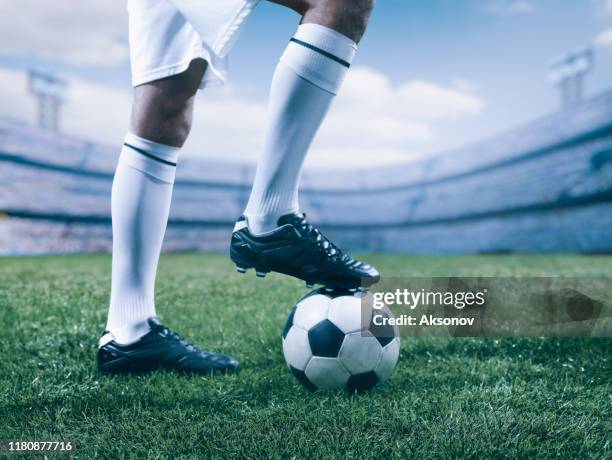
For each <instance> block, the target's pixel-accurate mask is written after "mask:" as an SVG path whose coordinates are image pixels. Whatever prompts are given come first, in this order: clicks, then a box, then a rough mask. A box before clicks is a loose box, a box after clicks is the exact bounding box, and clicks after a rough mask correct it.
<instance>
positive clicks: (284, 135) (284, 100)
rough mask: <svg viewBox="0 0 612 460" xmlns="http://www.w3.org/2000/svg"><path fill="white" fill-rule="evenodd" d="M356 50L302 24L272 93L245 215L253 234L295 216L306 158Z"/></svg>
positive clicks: (347, 42) (318, 28)
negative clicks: (281, 218) (262, 141)
mask: <svg viewBox="0 0 612 460" xmlns="http://www.w3.org/2000/svg"><path fill="white" fill-rule="evenodd" d="M356 51H357V45H356V43H355V42H354V41H352V40H351V39H349V38H348V37H346V36H344V35H342V34H340V33H338V32H336V31H334V30H332V29H329V28H327V27H324V26H320V25H318V24H302V25H300V26H299V28H298V30H297V32H296V34H295V36H294V37H293V38H292V39H291V42H290V43H289V45H288V46H287V49H286V50H285V52H284V54H283V56H282V57H281V59H280V62H279V64H278V66H277V67H276V71H275V72H274V77H273V79H272V85H271V88H270V100H269V108H268V113H269V115H268V124H267V128H266V135H265V142H264V147H263V152H262V154H261V158H260V160H259V163H258V166H257V172H256V174H255V181H254V184H253V189H252V191H251V196H250V197H249V202H248V204H247V207H246V210H245V212H244V214H245V216H246V217H247V220H248V225H249V229H250V230H251V232H253V233H255V234H260V233H264V232H267V231H270V230H273V229H274V228H276V227H277V226H278V224H277V222H278V218H279V217H280V216H282V215H285V214H289V213H291V212H298V210H299V205H298V185H299V178H300V171H301V169H302V164H303V162H304V158H305V156H306V153H307V151H308V148H309V147H310V144H311V143H312V140H313V139H314V136H315V134H316V133H317V130H318V129H319V126H320V125H321V122H322V121H323V118H324V117H325V115H326V114H327V111H328V109H329V106H330V104H331V101H332V100H333V98H334V96H335V95H336V93H337V92H338V89H339V88H340V85H341V84H342V81H343V80H344V77H345V75H346V73H347V71H348V68H349V66H350V63H351V61H352V60H353V57H354V56H355V52H356Z"/></svg>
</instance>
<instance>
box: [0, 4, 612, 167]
mask: <svg viewBox="0 0 612 460" xmlns="http://www.w3.org/2000/svg"><path fill="white" fill-rule="evenodd" d="M65 3H66V5H60V4H58V3H55V2H54V4H53V5H51V2H44V0H0V6H1V7H2V8H1V9H2V11H3V12H4V14H3V17H2V19H0V41H1V43H2V44H0V83H3V85H2V86H4V87H5V89H4V90H0V115H10V116H13V117H15V118H21V119H24V120H26V121H31V120H33V110H34V105H33V102H32V100H31V99H30V98H28V97H27V96H26V95H25V79H24V77H23V69H25V68H27V67H30V66H37V67H46V68H49V69H52V70H53V71H55V72H57V73H59V74H61V75H63V76H65V77H66V78H67V79H68V80H69V81H70V82H71V86H72V89H71V93H70V98H69V100H68V102H67V105H66V108H65V111H64V120H63V121H64V123H63V124H64V130H65V131H67V132H69V133H71V134H76V135H79V136H82V137H88V138H92V139H96V140H100V141H104V142H108V143H110V144H113V143H119V141H120V140H121V137H122V136H123V133H124V132H125V130H127V116H128V112H129V92H130V85H129V61H128V60H127V19H126V18H127V15H126V12H125V2H124V0H91V1H88V2H79V3H71V4H68V2H65ZM7 13H8V14H7ZM297 19H298V18H297V16H296V14H295V13H293V12H291V11H288V10H286V9H284V8H282V7H279V6H277V5H273V4H269V3H267V2H262V4H261V5H260V6H259V7H258V8H257V9H256V11H255V13H254V14H253V16H252V17H251V18H250V19H249V22H248V24H247V25H246V27H245V29H244V31H243V33H242V35H241V39H240V41H239V42H238V44H237V45H236V47H235V49H234V51H233V53H232V56H231V74H230V84H229V85H228V86H227V87H226V88H224V89H221V90H214V91H205V92H204V93H203V94H201V95H200V96H199V98H198V99H199V100H198V111H197V112H196V129H195V131H194V135H193V139H191V140H190V141H189V143H188V144H187V146H186V148H185V152H186V154H191V155H201V156H211V157H224V158H230V159H234V160H246V161H253V160H254V159H255V158H256V154H257V149H258V145H259V144H260V141H261V131H262V129H263V120H264V119H265V104H266V94H267V91H268V86H269V81H270V77H271V74H272V72H273V69H274V65H275V63H276V61H277V59H278V57H279V56H280V54H281V53H282V50H283V48H284V47H285V45H286V43H287V40H288V39H289V37H290V36H291V34H292V32H293V31H294V30H295V26H296V23H297ZM593 43H597V45H596V46H595V56H596V65H595V69H594V72H593V73H592V74H591V75H590V76H589V77H588V79H587V94H589V95H593V94H595V93H597V92H600V91H603V90H605V89H606V88H608V87H610V86H612V0H540V1H537V0H460V1H458V0H427V1H423V0H418V1H417V0H378V4H377V6H376V9H375V11H374V14H373V16H372V20H371V23H370V27H369V29H368V31H367V33H366V36H365V37H364V39H363V41H362V43H361V46H360V49H359V52H358V56H357V59H356V61H355V63H354V67H353V69H352V75H351V76H349V79H347V85H346V88H343V92H342V93H341V95H340V96H339V97H338V100H337V101H336V102H337V103H336V107H334V109H333V110H332V113H331V114H330V120H329V122H328V123H327V124H326V126H325V127H324V128H323V130H322V132H321V135H320V136H319V138H318V139H317V141H316V143H315V145H314V146H313V155H312V158H311V159H309V164H310V165H311V166H316V165H317V164H322V163H329V162H331V163H338V164H342V163H344V162H346V160H347V159H348V158H350V159H351V160H352V161H354V162H355V163H367V162H369V161H372V160H371V159H372V157H373V155H376V158H378V159H379V160H380V161H404V160H411V159H414V158H419V157H422V156H424V155H428V154H431V153H432V152H439V151H443V150H445V149H448V148H452V147H454V146H458V145H461V144H464V143H467V142H471V141H475V140H478V139H481V138H484V137H489V136H491V135H493V134H495V133H496V132H501V131H504V130H506V129H509V128H511V127H513V126H516V125H520V124H522V123H526V122H528V121H529V120H532V119H534V118H537V117H539V116H541V115H544V114H546V113H549V112H551V111H554V110H556V109H557V108H558V99H559V96H558V92H557V90H556V88H554V87H553V86H552V85H551V84H550V83H549V82H548V81H547V78H546V75H547V67H548V63H549V62H550V60H551V59H552V58H555V57H557V56H559V55H561V54H563V53H565V52H567V51H570V50H572V49H575V48H577V47H581V46H585V45H589V44H593ZM9 81H11V82H13V83H11V84H9V85H8V86H9V88H8V89H6V86H7V84H6V82H9ZM11 86H12V87H13V88H11ZM15 88H17V89H16V90H15ZM237 117H238V118H240V120H236V118H237ZM221 118H222V119H221Z"/></svg>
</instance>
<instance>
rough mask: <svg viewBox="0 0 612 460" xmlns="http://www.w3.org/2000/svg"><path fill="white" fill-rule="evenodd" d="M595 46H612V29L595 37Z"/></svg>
mask: <svg viewBox="0 0 612 460" xmlns="http://www.w3.org/2000/svg"><path fill="white" fill-rule="evenodd" d="M595 44H596V45H599V46H612V27H610V28H609V29H606V30H604V31H602V32H600V33H599V34H598V35H597V36H596V37H595Z"/></svg>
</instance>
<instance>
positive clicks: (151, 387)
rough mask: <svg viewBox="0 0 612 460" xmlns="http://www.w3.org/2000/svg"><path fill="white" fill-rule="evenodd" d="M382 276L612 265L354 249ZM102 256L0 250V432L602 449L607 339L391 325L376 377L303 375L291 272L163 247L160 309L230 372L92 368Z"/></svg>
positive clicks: (245, 447) (195, 444) (285, 454)
mask: <svg viewBox="0 0 612 460" xmlns="http://www.w3.org/2000/svg"><path fill="white" fill-rule="evenodd" d="M367 258H368V260H369V261H371V262H373V263H375V264H376V265H377V266H378V267H379V268H380V269H381V270H382V272H383V274H385V275H387V276H399V275H411V276H417V275H439V276H447V275H461V276H492V275H500V276H502V275H507V276H512V275H551V276H555V275H568V276H590V275H592V276H610V275H611V274H612V257H606V256H473V257H408V256H399V255H398V256H395V255H394V256H390V255H389V256H387V255H372V256H368V257H367ZM109 275H110V257H109V256H107V255H94V256H58V257H40V258H34V257H33V258H0V321H1V323H0V324H1V325H2V332H1V334H2V335H1V337H0V347H1V350H2V353H1V361H0V439H19V440H32V439H39V440H49V439H64V440H73V441H75V442H76V448H77V455H78V457H81V458H92V457H101V458H117V457H133V458H140V457H156V458H166V457H214V458H228V457H239V458H293V457H296V458H312V459H314V458H317V459H318V458H332V457H338V458H356V459H362V458H377V459H380V458H387V457H389V458H407V457H421V458H449V457H451V458H453V457H473V458H476V457H478V458H481V457H486V458H491V457H512V458H525V457H563V458H584V457H592V458H611V456H612V452H611V446H610V439H612V427H611V421H610V420H611V413H612V411H611V409H612V405H611V394H612V391H611V390H612V385H611V380H610V375H611V374H612V372H611V371H612V369H611V366H610V351H611V350H612V339H596V338H588V339H570V338H566V339H556V338H555V339H553V338H549V339H502V340H495V339H467V338H465V339H456V338H455V339H449V338H420V339H405V340H403V342H402V351H401V357H400V361H399V363H398V367H397V369H396V371H395V373H394V375H393V377H392V378H391V380H390V381H389V382H387V383H386V384H384V385H383V386H381V387H380V388H378V389H377V390H376V391H374V392H372V393H369V394H365V395H359V396H349V395H347V394H344V393H336V394H320V393H314V394H313V393H309V392H308V391H307V390H305V389H303V388H302V387H301V386H300V385H299V384H298V383H297V382H296V381H295V380H294V378H293V377H292V376H291V374H290V373H289V372H288V371H287V370H286V368H285V364H284V361H283V357H282V352H281V342H280V334H281V331H282V326H283V324H284V321H285V318H286V315H287V313H288V311H289V308H290V306H291V305H292V304H293V303H294V302H295V301H296V300H297V298H299V297H300V296H301V295H302V294H303V293H304V292H305V287H304V285H303V283H299V282H297V281H294V280H291V279H289V278H285V277H281V276H271V277H270V278H269V279H266V281H261V280H257V279H256V278H255V277H254V276H253V275H252V273H251V274H250V276H239V275H237V274H235V273H234V271H233V267H232V266H231V265H230V263H229V261H228V260H227V259H226V258H225V257H224V256H220V255H208V254H199V255H197V254H193V255H192V254H185V255H164V256H163V257H162V261H161V263H160V271H159V276H158V280H159V281H158V286H157V307H158V313H159V315H160V317H161V319H162V320H163V321H165V322H166V323H167V324H168V325H170V326H171V327H173V328H174V329H176V330H177V331H179V332H180V333H181V334H182V335H184V336H186V337H188V338H189V339H191V340H192V341H194V342H195V343H196V344H200V345H204V346H206V347H208V348H211V349H215V350H222V351H225V352H228V353H231V354H233V355H235V356H237V357H238V358H239V359H240V360H241V362H242V365H243V370H242V372H241V373H240V374H239V375H238V376H227V377H215V378H202V377H196V376H179V375H174V374H170V373H162V372H159V373H154V374H152V375H148V376H122V377H103V376H101V375H99V374H98V373H97V372H96V369H95V360H94V358H95V351H96V341H97V338H98V336H99V334H100V332H101V331H102V328H103V327H104V324H105V315H106V305H107V302H108V288H109V280H110V276H109Z"/></svg>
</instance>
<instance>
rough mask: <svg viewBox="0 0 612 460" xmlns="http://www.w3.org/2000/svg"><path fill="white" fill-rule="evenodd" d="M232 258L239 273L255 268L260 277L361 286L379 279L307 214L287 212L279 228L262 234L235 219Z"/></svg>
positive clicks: (280, 221) (339, 285)
mask: <svg viewBox="0 0 612 460" xmlns="http://www.w3.org/2000/svg"><path fill="white" fill-rule="evenodd" d="M230 257H231V259H232V261H233V262H234V263H235V264H236V269H237V270H238V272H240V273H245V272H246V271H247V269H249V268H254V269H255V272H256V274H257V276H260V277H264V276H266V274H267V273H269V272H277V273H283V274H285V275H289V276H294V277H295V278H299V279H301V280H304V281H305V282H306V284H307V285H308V286H309V287H311V286H312V285H314V284H321V285H323V286H326V287H328V288H333V289H335V288H344V289H358V288H360V287H367V286H371V285H372V284H375V283H377V282H378V281H379V280H380V275H379V273H378V271H377V270H376V269H375V268H374V267H372V266H371V265H368V264H366V263H364V262H360V261H358V260H355V259H353V258H352V257H350V256H348V255H347V254H344V253H342V251H340V249H338V248H337V247H336V245H334V244H333V243H332V242H331V241H329V240H328V239H327V238H325V237H324V236H323V235H322V234H321V232H320V231H319V230H317V229H316V228H315V227H313V226H312V225H310V224H309V223H308V221H307V220H306V215H305V214H287V215H285V216H282V217H281V218H280V219H278V228H277V229H275V230H272V231H271V232H268V233H264V234H262V235H253V234H252V233H251V232H250V231H249V227H248V224H247V220H246V218H245V217H244V216H241V217H240V219H238V222H236V226H235V227H234V232H233V234H232V242H231V245H230Z"/></svg>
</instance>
